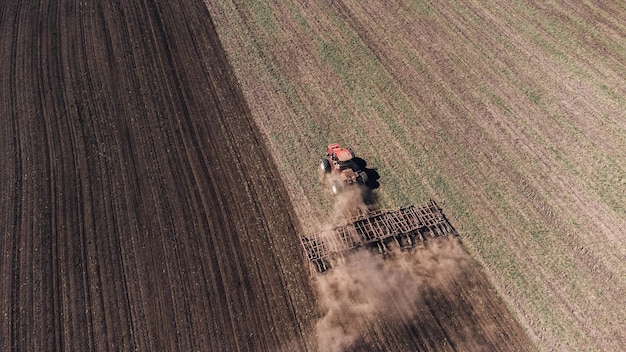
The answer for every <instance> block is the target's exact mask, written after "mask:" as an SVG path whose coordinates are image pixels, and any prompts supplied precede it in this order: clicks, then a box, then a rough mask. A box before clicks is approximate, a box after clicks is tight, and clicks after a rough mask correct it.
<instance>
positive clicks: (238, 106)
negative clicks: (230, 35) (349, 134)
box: [0, 1, 530, 351]
mask: <svg viewBox="0 0 626 352" xmlns="http://www.w3.org/2000/svg"><path fill="white" fill-rule="evenodd" d="M0 49H1V50H0V55H1V59H0V118H1V119H2V120H1V122H2V124H1V126H0V160H1V163H2V167H1V168H0V206H1V212H0V233H1V235H2V240H1V241H0V350H2V351H8V350H18V351H24V350H72V351H87V350H101V349H110V350H139V351H167V350H184V351H188V350H215V351H218V350H223V351H236V350H239V351H251V350H265V351H274V350H280V349H285V350H287V349H288V350H317V349H324V348H325V347H329V346H320V345H319V341H325V340H323V339H320V337H319V336H316V328H315V326H316V323H317V322H318V321H320V319H322V318H323V317H324V314H325V313H326V312H325V310H324V306H323V305H320V304H318V300H317V299H318V298H319V296H320V294H319V293H316V290H315V286H314V285H313V282H314V281H312V280H311V276H310V272H309V270H308V267H307V266H306V263H304V261H303V258H302V254H301V252H300V248H299V246H298V239H297V236H298V233H301V232H302V229H299V225H298V221H297V219H296V218H295V215H294V213H293V211H292V206H291V203H290V200H289V197H288V196H287V194H286V190H285V186H284V185H283V183H282V182H281V178H280V175H279V173H278V171H276V170H278V169H279V168H278V167H277V166H276V165H274V164H273V161H272V160H273V159H272V158H271V154H270V151H269V150H268V149H267V148H266V147H264V144H263V143H262V142H261V141H262V139H263V137H262V135H261V134H260V132H259V130H257V127H256V126H255V124H254V122H253V120H252V118H251V117H250V112H249V108H248V107H247V105H246V102H245V100H244V99H243V95H242V93H241V91H240V89H239V87H238V85H237V83H236V81H235V79H234V77H233V71H232V69H231V68H230V66H229V64H228V61H227V59H226V55H225V53H224V50H223V48H222V46H221V44H220V42H219V39H218V37H217V34H216V32H215V29H214V26H213V23H212V19H211V15H210V13H209V12H208V10H207V8H206V6H205V5H204V3H202V2H201V1H123V2H111V3H108V2H104V4H101V2H93V3H92V2H76V1H62V2H60V3H56V2H48V1H34V2H23V1H15V2H3V3H2V4H1V5H0ZM416 263H417V262H414V263H413V264H416ZM458 263H461V264H463V270H461V271H459V273H460V274H458V275H457V274H455V275H454V276H453V278H452V279H451V281H449V282H450V283H451V284H449V285H444V286H441V287H440V286H432V287H428V289H425V290H424V291H420V292H422V293H424V295H423V297H421V298H420V299H419V300H409V301H406V302H405V301H398V302H396V303H394V309H395V310H403V309H405V308H406V307H409V306H410V307H411V311H412V312H414V314H412V315H410V316H405V317H404V319H403V320H394V319H391V320H386V319H385V316H384V315H381V317H380V318H376V319H373V320H367V321H365V323H364V325H363V326H362V329H361V330H358V331H357V332H356V337H355V340H354V341H353V342H354V343H351V344H349V345H345V346H343V347H345V348H362V349H367V350H372V349H373V350H415V349H417V348H424V349H434V350H454V349H467V348H468V347H472V348H479V347H481V348H482V347H484V348H486V349H488V350H494V349H508V348H512V349H514V350H518V351H519V350H524V349H527V348H530V347H529V346H530V344H529V341H528V338H527V337H526V336H525V335H524V333H523V332H522V330H521V328H520V326H519V325H518V324H517V323H515V321H514V320H513V318H512V316H511V314H510V313H509V311H508V310H507V309H506V307H505V305H504V304H503V303H502V302H501V301H500V300H499V298H498V297H497V296H496V294H495V292H494V291H493V290H492V289H491V288H490V286H489V283H488V282H487V280H486V279H485V278H484V276H483V275H482V273H481V272H480V271H479V270H478V269H477V268H476V267H475V266H474V264H472V263H471V261H469V260H467V259H463V260H462V261H461V262H458ZM389 299H390V300H394V299H395V298H394V297H389ZM404 304H406V305H407V306H406V307H405V306H404ZM413 309H414V310H413Z"/></svg>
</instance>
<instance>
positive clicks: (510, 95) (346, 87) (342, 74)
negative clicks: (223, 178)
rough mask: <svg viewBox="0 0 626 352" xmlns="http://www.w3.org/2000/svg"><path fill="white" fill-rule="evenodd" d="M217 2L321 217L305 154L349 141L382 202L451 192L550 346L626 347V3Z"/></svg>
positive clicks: (290, 165) (279, 147)
mask: <svg viewBox="0 0 626 352" xmlns="http://www.w3.org/2000/svg"><path fill="white" fill-rule="evenodd" d="M207 4H208V6H209V9H210V11H211V13H212V14H213V16H214V19H215V22H216V27H217V30H218V33H219V35H220V37H221V38H222V42H223V43H224V46H225V48H226V51H227V53H228V57H229V60H230V61H231V62H232V63H233V66H234V69H235V72H236V75H237V78H238V80H239V82H240V84H241V86H242V89H243V92H244V96H245V97H246V99H247V101H248V102H249V105H250V108H251V112H252V116H253V117H254V118H255V120H256V121H257V123H258V125H259V126H260V129H261V131H262V132H263V135H264V136H265V138H266V140H267V144H268V145H269V147H270V150H274V151H276V152H275V153H273V156H274V158H275V159H276V160H277V164H278V165H279V168H280V172H281V174H282V175H283V179H285V180H288V181H287V182H286V187H287V189H288V191H289V194H290V195H291V197H292V200H297V201H295V202H294V208H295V210H296V213H297V214H298V218H299V219H301V221H302V222H303V223H305V224H309V225H308V226H305V228H309V229H312V231H315V230H316V229H318V228H319V227H320V226H322V225H323V221H320V219H323V218H324V215H325V212H327V211H328V205H327V204H328V196H327V195H326V194H325V193H324V190H323V185H322V184H321V183H320V182H319V180H318V178H317V176H316V174H315V171H314V170H312V169H310V168H307V167H303V166H302V164H303V161H306V160H316V158H318V157H319V154H320V149H321V148H322V146H323V145H325V144H326V143H328V142H332V141H338V142H340V143H343V144H348V145H350V146H352V147H353V148H354V150H355V151H356V152H357V154H359V155H360V156H362V157H363V158H365V159H366V160H367V161H368V163H369V165H368V166H369V167H375V168H377V169H378V172H379V174H380V175H381V177H382V178H381V180H380V183H381V187H380V188H379V189H378V190H377V195H378V200H379V201H380V203H381V204H382V205H383V206H387V207H389V206H392V207H393V206H398V205H406V204H415V203H419V202H421V201H423V200H424V199H426V198H428V197H432V198H434V199H437V200H439V201H442V202H445V203H444V209H445V211H446V213H447V214H448V216H449V217H450V218H451V219H452V222H453V224H455V225H457V227H458V228H459V230H460V232H461V237H462V239H463V243H464V247H465V248H466V249H467V250H468V251H469V253H470V254H471V255H472V257H473V258H475V259H476V260H477V261H478V262H480V264H481V266H482V269H483V270H484V271H485V272H486V274H487V275H488V277H489V279H490V281H491V282H492V283H493V284H494V286H495V287H496V290H497V292H498V294H499V295H500V297H502V298H503V299H504V300H505V302H506V304H507V306H508V307H509V309H510V310H511V311H512V312H513V313H514V314H515V316H516V318H517V319H518V320H519V321H520V322H521V324H522V325H523V327H524V329H525V331H526V332H527V333H528V334H529V336H530V338H531V340H532V341H533V342H534V343H535V345H536V346H538V347H539V348H540V349H553V348H556V349H594V350H618V349H619V348H620V346H624V345H625V344H626V335H625V333H624V331H626V329H625V328H626V326H625V325H626V323H625V322H626V307H625V306H624V305H623V302H624V301H626V296H625V295H626V293H625V292H626V290H624V289H625V288H626V276H625V274H624V273H626V264H625V263H626V261H625V260H624V259H625V258H626V236H624V229H625V228H626V172H625V171H626V99H625V98H624V97H625V96H626V69H625V68H626V45H625V42H626V23H624V21H623V18H625V17H626V4H624V2H620V1H605V2H584V1H566V0H558V1H548V2H537V3H535V2H509V1H496V2H490V3H484V2H478V1H469V2H468V1H445V2H428V1H384V2H382V1H356V0H355V1H324V2H317V3H316V4H311V3H309V2H306V1H297V2H291V1H276V2H272V3H271V4H262V3H259V2H254V1H226V0H224V1H220V0H207ZM285 150H286V151H288V152H281V151H285ZM294 156H295V157H294ZM294 159H297V161H294Z"/></svg>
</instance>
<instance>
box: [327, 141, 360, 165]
mask: <svg viewBox="0 0 626 352" xmlns="http://www.w3.org/2000/svg"><path fill="white" fill-rule="evenodd" d="M326 156H327V157H328V158H329V159H330V161H332V166H333V168H334V169H335V170H345V169H347V168H350V167H351V166H352V159H353V158H354V153H353V152H352V150H350V149H348V148H342V147H341V146H340V145H339V144H337V143H333V144H329V145H328V148H327V149H326Z"/></svg>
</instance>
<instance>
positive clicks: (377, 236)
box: [300, 200, 458, 272]
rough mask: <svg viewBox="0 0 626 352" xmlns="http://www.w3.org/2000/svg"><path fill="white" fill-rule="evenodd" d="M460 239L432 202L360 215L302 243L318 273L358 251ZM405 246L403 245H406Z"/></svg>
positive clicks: (381, 251) (386, 249)
mask: <svg viewBox="0 0 626 352" xmlns="http://www.w3.org/2000/svg"><path fill="white" fill-rule="evenodd" d="M443 236H458V234H457V233H456V231H455V230H454V228H453V227H452V225H450V223H449V222H448V221H447V220H446V218H445V217H444V215H443V213H442V212H441V209H440V208H439V206H437V203H435V202H434V201H433V200H430V201H429V202H428V203H426V204H424V205H421V206H419V207H415V206H409V207H405V208H399V209H395V210H377V211H373V212H370V213H366V214H360V215H359V216H357V217H356V218H353V219H352V220H351V221H348V222H347V223H346V224H344V225H341V226H337V227H335V228H333V229H331V230H326V231H323V232H322V233H320V234H318V235H314V236H312V237H301V238H300V241H301V244H302V246H303V248H304V251H305V253H306V255H307V258H308V260H309V262H311V264H312V265H313V266H314V267H315V269H316V270H317V271H319V272H324V271H326V270H328V269H330V262H331V259H332V257H334V256H336V255H342V254H343V253H345V252H347V251H350V250H353V249H355V248H359V247H373V246H375V247H377V248H378V250H379V252H380V253H387V252H388V251H389V248H388V247H387V243H388V242H392V243H396V245H397V246H398V248H401V249H407V248H411V247H413V246H415V245H416V244H418V243H422V242H425V241H427V238H436V237H443ZM403 243H404V244H403Z"/></svg>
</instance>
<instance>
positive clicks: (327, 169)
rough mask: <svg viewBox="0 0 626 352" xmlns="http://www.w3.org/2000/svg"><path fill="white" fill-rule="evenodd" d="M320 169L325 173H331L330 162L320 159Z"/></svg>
mask: <svg viewBox="0 0 626 352" xmlns="http://www.w3.org/2000/svg"><path fill="white" fill-rule="evenodd" d="M320 169H322V171H324V172H330V161H328V159H326V158H322V159H320Z"/></svg>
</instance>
